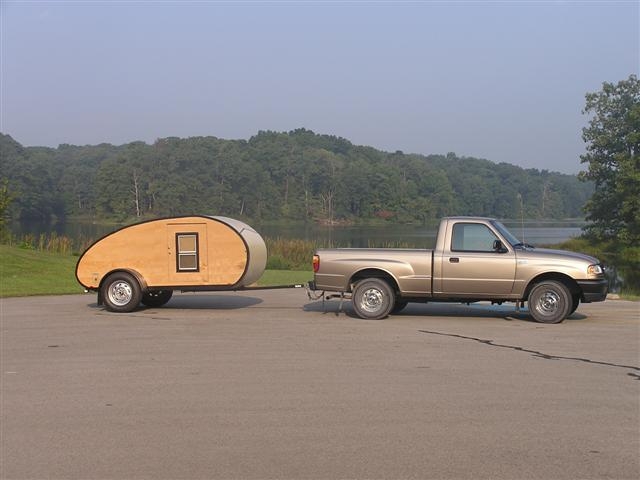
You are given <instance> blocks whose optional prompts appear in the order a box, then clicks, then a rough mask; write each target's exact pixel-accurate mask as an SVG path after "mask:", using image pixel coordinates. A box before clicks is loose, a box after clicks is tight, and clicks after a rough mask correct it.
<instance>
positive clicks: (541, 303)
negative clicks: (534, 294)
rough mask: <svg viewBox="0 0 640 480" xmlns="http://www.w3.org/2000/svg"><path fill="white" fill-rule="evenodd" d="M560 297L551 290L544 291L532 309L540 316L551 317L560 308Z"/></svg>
mask: <svg viewBox="0 0 640 480" xmlns="http://www.w3.org/2000/svg"><path fill="white" fill-rule="evenodd" d="M560 301H561V300H560V295H558V294H557V293H556V292H554V291H551V290H545V291H544V292H543V293H542V295H540V298H538V301H537V302H536V303H535V305H534V307H535V309H536V311H538V312H539V313H540V314H542V315H546V316H549V315H553V314H555V313H556V312H557V311H558V309H559V308H560Z"/></svg>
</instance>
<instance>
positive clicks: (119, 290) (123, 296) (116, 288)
mask: <svg viewBox="0 0 640 480" xmlns="http://www.w3.org/2000/svg"><path fill="white" fill-rule="evenodd" d="M108 295H109V300H111V303H113V304H114V305H118V306H119V307H122V306H124V305H126V304H127V303H129V302H130V301H131V299H132V298H133V289H132V288H131V285H129V284H128V283H127V282H125V281H123V280H118V281H117V282H113V283H112V284H111V285H110V286H109V292H108Z"/></svg>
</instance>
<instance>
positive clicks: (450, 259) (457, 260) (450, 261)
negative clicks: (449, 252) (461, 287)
mask: <svg viewBox="0 0 640 480" xmlns="http://www.w3.org/2000/svg"><path fill="white" fill-rule="evenodd" d="M449 263H460V259H459V258H458V257H450V258H449Z"/></svg>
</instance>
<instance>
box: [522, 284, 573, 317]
mask: <svg viewBox="0 0 640 480" xmlns="http://www.w3.org/2000/svg"><path fill="white" fill-rule="evenodd" d="M572 307H573V300H572V298H571V293H570V292H569V289H568V288H567V287H566V286H565V285H564V284H562V283H560V282H556V281H542V282H540V283H538V284H537V285H536V286H535V287H533V290H531V293H530V294H529V312H530V313H531V316H532V317H533V319H534V320H535V321H536V322H540V323H560V322H562V321H563V320H564V319H565V318H567V317H568V316H569V314H570V312H571V308H572Z"/></svg>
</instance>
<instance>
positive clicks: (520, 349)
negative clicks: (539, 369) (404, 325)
mask: <svg viewBox="0 0 640 480" xmlns="http://www.w3.org/2000/svg"><path fill="white" fill-rule="evenodd" d="M418 332H420V333H427V334H430V335H441V336H443V337H454V338H461V339H463V340H473V341H474V342H478V343H482V344H484V345H489V346H491V347H499V348H507V349H509V350H516V351H518V352H524V353H530V354H531V355H532V356H534V357H538V358H544V359H545V360H573V361H576V362H583V363H589V364H592V365H604V366H606V367H615V368H623V369H625V370H635V371H636V372H638V373H635V372H628V373H627V375H628V376H630V377H631V378H634V379H635V380H640V367H635V366H632V365H620V364H617V363H611V362H600V361H598V360H591V359H589V358H580V357H563V356H560V355H549V354H547V353H542V352H538V351H537V350H530V349H528V348H524V347H517V346H515V345H502V344H500V343H494V341H493V340H484V339H482V338H476V337H468V336H465V335H458V334H456V333H443V332H433V331H430V330H418Z"/></svg>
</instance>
